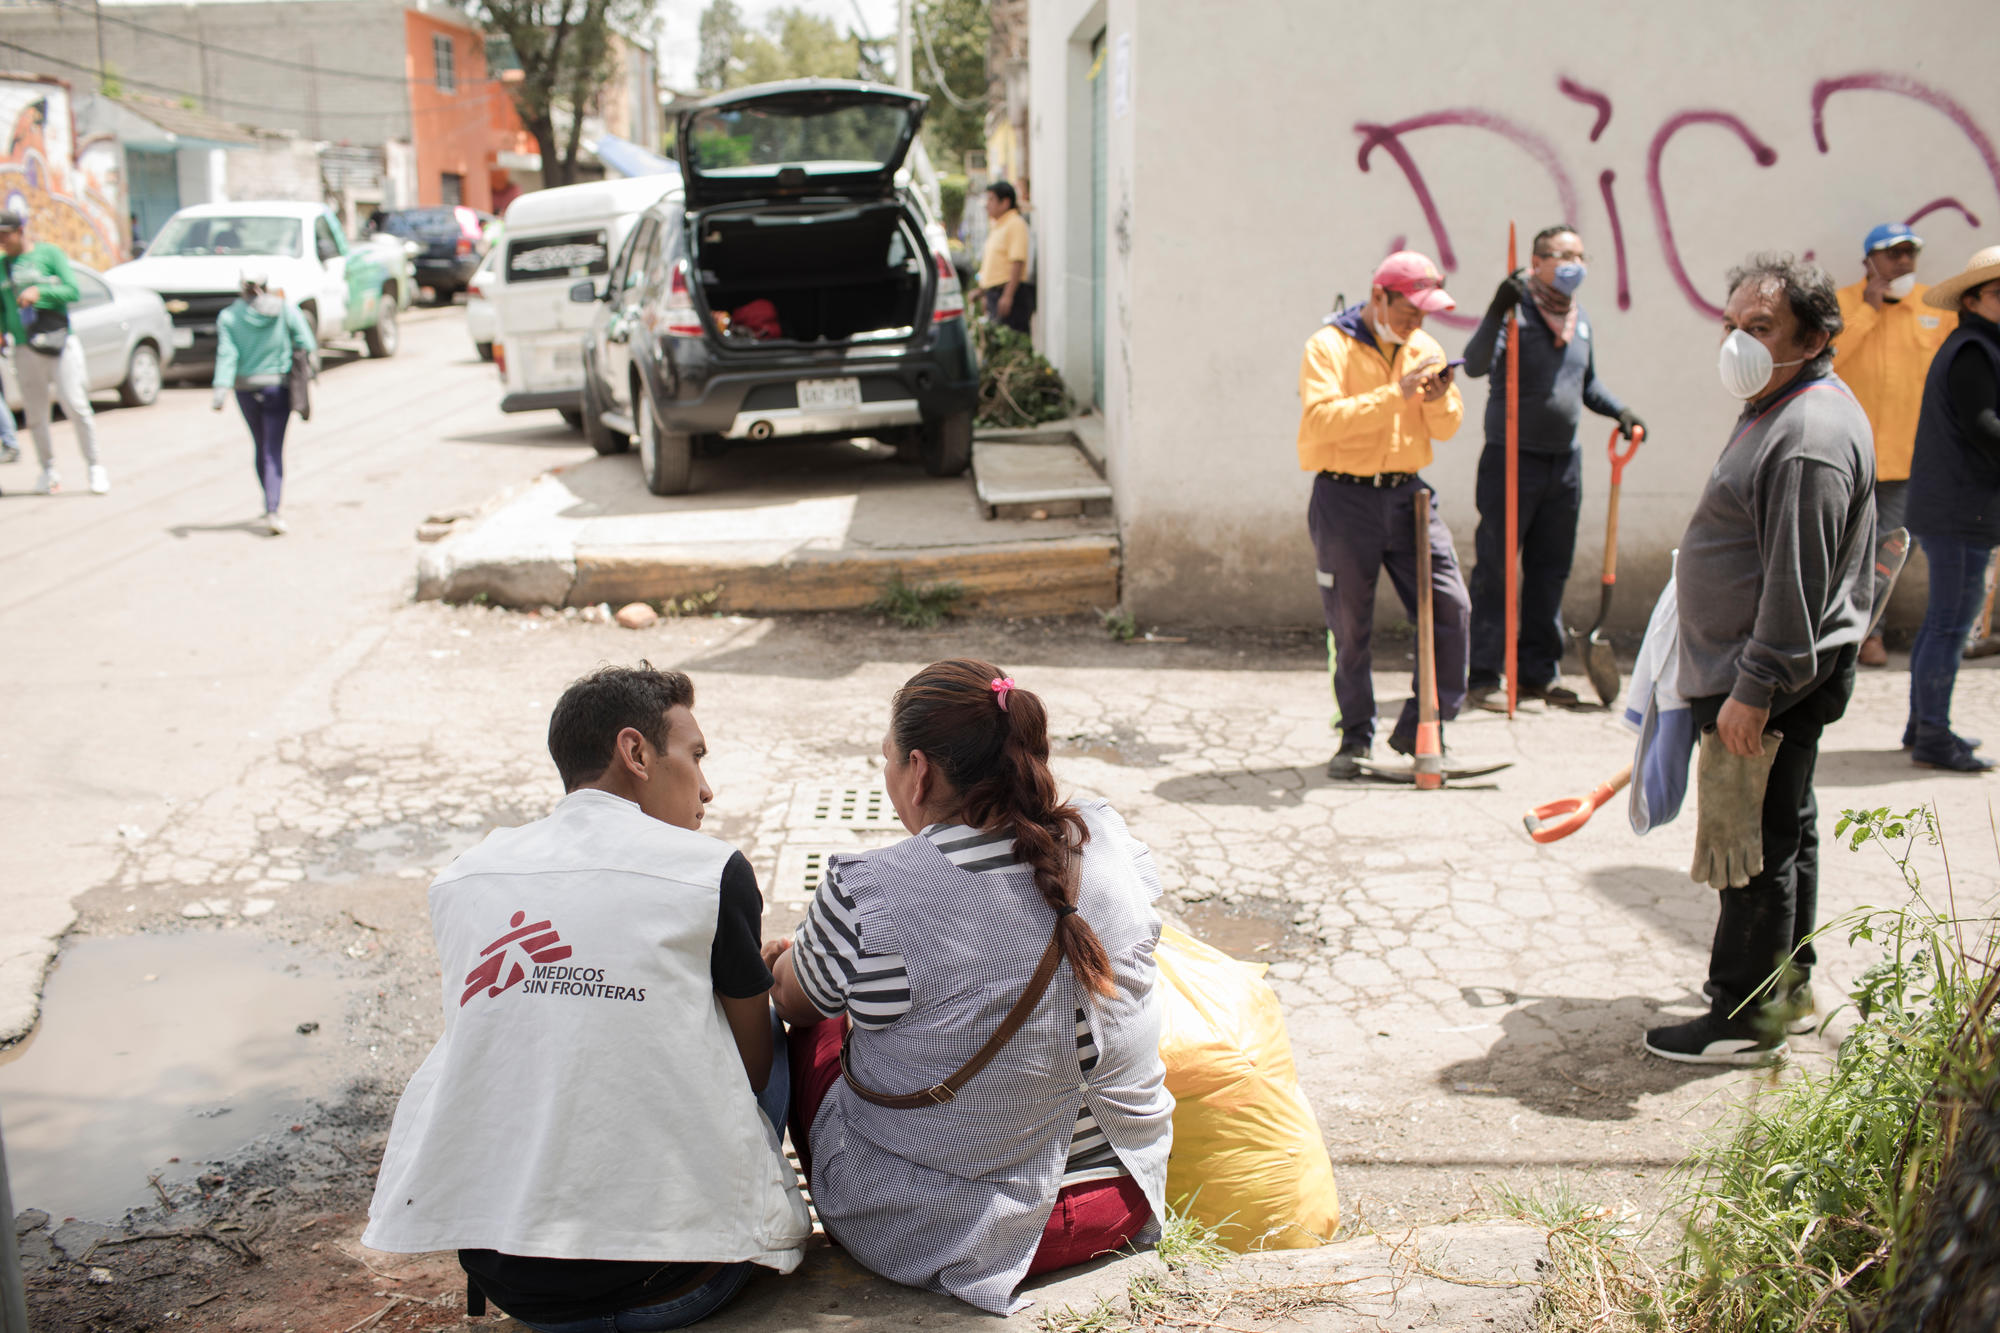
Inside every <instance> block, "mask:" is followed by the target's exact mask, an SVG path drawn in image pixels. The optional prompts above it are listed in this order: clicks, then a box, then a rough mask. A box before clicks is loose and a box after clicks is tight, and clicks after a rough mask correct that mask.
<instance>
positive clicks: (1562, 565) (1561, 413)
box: [1465, 223, 1645, 708]
mask: <svg viewBox="0 0 2000 1333" xmlns="http://www.w3.org/2000/svg"><path fill="white" fill-rule="evenodd" d="M1588 262H1589V261H1588V259H1587V258H1586V257H1585V255H1584V252H1583V238H1582V237H1581V236H1578V235H1577V233H1576V228H1574V227H1572V226H1570V225H1569V224H1567V223H1561V224H1558V225H1556V226H1553V227H1545V228H1544V229H1543V230H1542V231H1541V232H1540V233H1538V234H1537V235H1536V237H1535V240H1534V244H1533V246H1532V247H1531V249H1530V251H1529V260H1528V267H1527V268H1525V269H1523V270H1521V271H1520V272H1518V273H1510V274H1508V275H1507V277H1506V279H1505V280H1504V281H1503V282H1502V283H1501V284H1500V288H1499V290H1498V291H1496V292H1494V293H1493V303H1492V304H1491V305H1490V306H1488V307H1487V310H1486V318H1485V319H1483V320H1481V321H1480V324H1479V329H1478V331H1477V332H1475V333H1474V334H1473V335H1472V341H1471V342H1468V343H1467V344H1466V345H1465V373H1466V374H1468V375H1473V376H1481V375H1485V374H1487V373H1488V372H1489V371H1493V372H1495V373H1494V375H1493V390H1492V392H1491V393H1490V394H1489V395H1488V396H1487V399H1486V449H1485V452H1483V453H1481V454H1480V455H1479V487H1478V490H1477V492H1476V498H1477V500H1478V503H1479V532H1478V535H1477V536H1476V537H1475V538H1474V551H1475V553H1476V563H1475V564H1474V565H1473V567H1472V665H1471V673H1470V678H1469V680H1468V682H1467V684H1468V693H1467V696H1466V697H1467V698H1468V699H1469V700H1470V701H1471V702H1472V703H1474V704H1477V705H1479V706H1481V707H1493V706H1496V705H1494V704H1493V703H1489V700H1491V699H1492V697H1493V696H1494V694H1495V693H1496V692H1497V691H1498V690H1499V689H1500V683H1501V673H1502V672H1503V671H1504V670H1505V663H1506V660H1507V656H1506V655H1507V644H1506V596H1507V591H1506V589H1507V581H1506V571H1505V565H1506V560H1507V539H1506V522H1507V519H1506V512H1507V511H1506V501H1507V492H1506V484H1507V483H1506V471H1507V455H1506V447H1507V390H1506V384H1507V376H1506V375H1505V374H1504V373H1502V372H1504V368H1505V366H1506V362H1507V358H1508V357H1511V356H1514V355H1516V354H1517V353H1516V349H1515V348H1513V347H1511V346H1509V345H1508V342H1507V317H1508V316H1509V315H1516V316H1518V319H1519V328H1520V335H1519V337H1520V343H1521V345H1520V348H1519V349H1518V355H1519V356H1520V371H1519V374H1520V393H1519V399H1520V401H1519V404H1518V413H1519V416H1518V420H1519V430H1520V480H1519V487H1520V491H1519V495H1520V499H1519V502H1518V503H1519V514H1520V518H1519V523H1520V548H1519V550H1518V552H1517V553H1516V556H1517V558H1518V559H1519V560H1520V562H1521V574H1520V590H1521V593H1520V596H1521V637H1520V645H1519V648H1518V650H1517V651H1518V653H1519V661H1518V663H1517V667H1516V669H1517V670H1518V672H1519V673H1520V677H1521V679H1520V680H1519V682H1517V683H1518V686H1519V689H1518V691H1517V693H1518V697H1520V698H1522V699H1544V700H1547V701H1548V702H1549V703H1551V704H1555V705H1557V706H1558V707H1563V708H1574V707H1575V706H1576V705H1577V703H1578V699H1577V696H1576V692H1575V691H1573V690H1569V689H1566V688H1564V686H1563V683H1562V654H1563V631H1562V598H1563V585H1564V584H1565V583H1567V582H1568V581H1569V569H1570V560H1571V557H1572V556H1573V555H1574V554H1575V552H1576V523H1577V515H1578V513H1579V512H1580V511H1581V509H1582V507H1583V454H1582V451H1581V450H1579V449H1578V448H1577V443H1576V430H1577V421H1578V420H1579V419H1580V418H1581V417H1582V415H1583V409H1584V408H1586V407H1587V408H1589V409H1590V410H1591V411H1593V412H1595V413H1597V414H1598V415H1599V416H1602V417H1610V418H1612V419H1614V420H1615V421H1617V423H1618V429H1619V431H1620V432H1621V433H1623V435H1624V436H1625V438H1626V439H1628V440H1629V439H1631V438H1632V432H1633V431H1635V430H1644V429H1645V423H1644V422H1643V421H1641V420H1639V416H1638V414H1637V413H1636V412H1634V411H1633V410H1632V409H1631V408H1629V407H1627V406H1625V404H1624V403H1622V402H1620V401H1619V400H1618V397H1617V395H1615V394H1613V393H1612V392H1611V390H1609V389H1607V388H1606V387H1604V381H1603V380H1601V379H1599V378H1598V377H1597V356H1596V349H1597V342H1596V339H1595V337H1593V333H1594V330H1593V329H1592V328H1591V325H1590V317H1589V316H1588V315H1586V314H1585V313H1584V311H1583V307H1582V306H1581V305H1579V304H1578V303H1577V301H1576V289H1577V288H1578V287H1580V286H1582V285H1583V279H1584V274H1585V272H1586V271H1587V268H1586V266H1587V264H1588Z"/></svg>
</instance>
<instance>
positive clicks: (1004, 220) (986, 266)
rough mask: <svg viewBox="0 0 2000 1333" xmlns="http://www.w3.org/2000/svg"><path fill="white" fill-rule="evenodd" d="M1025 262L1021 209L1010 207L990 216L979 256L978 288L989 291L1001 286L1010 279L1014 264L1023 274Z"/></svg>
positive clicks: (1024, 225)
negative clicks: (989, 222)
mask: <svg viewBox="0 0 2000 1333" xmlns="http://www.w3.org/2000/svg"><path fill="white" fill-rule="evenodd" d="M1027 263H1028V220H1027V219H1026V218H1024V217H1022V216H1021V210H1020V209H1018V208H1010V209H1008V210H1007V211H1006V212H1004V213H1002V214H1001V215H1000V216H999V217H997V218H995V219H993V225H992V227H991V228H989V229H988V230H987V233H986V249H985V250H984V251H983V252H981V254H980V257H979V287H980V290H981V291H990V290H992V289H993V288H995V287H1005V286H1006V285H1007V284H1008V283H1009V282H1010V281H1012V280H1013V278H1014V265H1016V264H1019V265H1021V266H1022V269H1023V271H1024V273H1025V270H1026V268H1027Z"/></svg>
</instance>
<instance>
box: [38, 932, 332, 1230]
mask: <svg viewBox="0 0 2000 1333" xmlns="http://www.w3.org/2000/svg"><path fill="white" fill-rule="evenodd" d="M351 990H352V985H351V983H347V982H344V981H342V980H340V979H339V978H337V977H336V976H335V975H334V974H333V972H332V970H331V969H330V968H328V967H327V966H325V965H324V964H320V963H316V962H313V961H311V960H309V959H307V958H306V957H305V956H304V955H302V954H298V953H295V952H294V951H291V950H288V949H285V948H284V947H282V946H279V945H273V944H270V943H267V942H265V941H263V940H260V939H258V938H256V937H254V936H250V935H247V934H244V933H242V932H238V931H202V932H190V933H187V934H177V935H127V936H117V937H111V938H86V939H80V940H77V941H75V942H73V943H71V944H69V945H67V946H65V947H64V949H63V951H62V956H61V960H60V962H59V963H58V965H57V967H56V968H55V970H53V971H52V972H50V974H49V979H48V984H47V986H46V988H45V990H44V992H43V998H42V1022H41V1026H40V1027H38V1028H37V1029H36V1030H35V1033H34V1035H33V1036H31V1037H30V1038H28V1040H27V1041H25V1042H23V1043H22V1044H21V1045H19V1046H17V1047H14V1048H13V1049H11V1050H8V1051H7V1052H5V1053H4V1054H0V1118H4V1121H0V1123H4V1126H5V1134H6V1149H7V1165H8V1171H9V1174H10V1176H11V1178H12V1185H13V1195H14V1207H15V1208H16V1209H26V1208H42V1209H46V1210H47V1211H48V1212H49V1213H50V1214H52V1215H53V1216H54V1217H56V1218H57V1219H62V1218H65V1217H80V1218H89V1219H94V1220H100V1221H112V1220H116V1219H117V1218H119V1217H121V1216H123V1214H124V1212H125V1210H126V1209H128V1208H132V1207H136V1206H139V1205H142V1204H147V1203H157V1202H158V1196H157V1195H156V1194H155V1193H154V1191H153V1188H152V1187H151V1186H150V1185H148V1184H147V1177H148V1176H151V1175H154V1174H161V1175H162V1179H163V1180H164V1181H166V1182H169V1183H171V1182H173V1181H177V1180H181V1179H185V1178H190V1177H193V1176H194V1175H196V1174H198V1173H199V1172H200V1171H201V1170H202V1169H203V1168H204V1165H205V1164H206V1163H207V1162H208V1161H209V1160H211V1159H215V1158H221V1157H224V1156H226V1155H228V1154H229V1153H232V1152H234V1151H235V1150H236V1149H238V1148H240V1147H242V1146H243V1145H244V1144H246V1143H249V1142H250V1141H251V1140H253V1139H256V1138H258V1137H259V1136H261V1135H264V1134H269V1133H271V1132H273V1131H274V1130H284V1129H286V1128H287V1127H288V1126H289V1125H290V1124H292V1123H294V1122H296V1121H297V1120H298V1119H299V1117H300V1116H301V1115H302V1114H303V1113H304V1112H305V1111H306V1109H307V1106H308V1103H309V1101H310V1100H311V1099H313V1098H319V1097H325V1096H328V1095H330V1094H332V1093H334V1092H335V1091H336V1090H337V1084H338V1082H339V1073H338V1070H339V1067H340V1065H341V1063H342V1062H341V1061H339V1060H338V1059H337V1058H336V1057H335V1043H338V1042H340V1041H342V1040H343V1037H342V1035H341V1033H342V1029H343V1023H342V1016H343V1013H344V1011H345V1008H346V1001H347V998H348V996H349V994H350V993H351ZM302 1026H304V1027H307V1029H308V1030H307V1031H305V1032H301V1031H300V1030H299V1029H300V1028H301V1027H302ZM174 1158H179V1159H180V1160H179V1161H178V1162H174V1161H172V1160H171V1159H174Z"/></svg>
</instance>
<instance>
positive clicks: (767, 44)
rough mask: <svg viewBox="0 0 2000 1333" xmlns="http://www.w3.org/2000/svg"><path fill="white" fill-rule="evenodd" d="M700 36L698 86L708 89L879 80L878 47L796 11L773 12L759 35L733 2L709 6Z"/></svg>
mask: <svg viewBox="0 0 2000 1333" xmlns="http://www.w3.org/2000/svg"><path fill="white" fill-rule="evenodd" d="M700 32H701V51H700V54H699V56H697V57H696V63H695V82H696V83H697V84H699V85H700V86H701V87H702V88H705V89H710V90H721V89H724V88H741V87H744V86H746V85H748V84H752V83H771V82H773V81H775V80H778V79H806V78H817V79H854V78H879V77H881V55H880V51H879V49H878V48H879V47H880V45H881V44H880V43H879V42H872V41H867V40H864V39H863V38H861V37H860V36H858V35H856V34H855V33H854V31H853V30H852V29H847V30H843V29H842V28H840V27H839V26H837V25H836V24H835V23H834V22H833V20H831V19H827V18H822V17H820V16H819V15H817V14H813V13H809V12H808V11H806V10H805V9H803V8H800V7H797V6H790V7H787V8H784V9H775V10H772V11H771V13H770V15H769V16H768V17H767V18H766V19H765V20H764V28H763V31H761V32H759V31H757V30H755V29H753V28H750V27H749V26H747V25H746V24H745V23H744V21H743V13H742V10H740V9H739V8H738V7H737V6H736V4H735V3H734V0H710V4H709V5H708V7H707V8H706V9H704V10H702V14H701V28H700Z"/></svg>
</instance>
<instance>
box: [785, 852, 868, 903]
mask: <svg viewBox="0 0 2000 1333" xmlns="http://www.w3.org/2000/svg"><path fill="white" fill-rule="evenodd" d="M856 850H858V849H857V848H854V847H851V846H847V847H841V846H834V847H815V846H811V845H809V844H799V843H786V844H785V845H784V846H783V847H780V848H779V849H778V869H777V872H776V873H775V874H774V875H773V876H772V877H771V886H770V891H769V892H768V893H767V894H766V895H765V896H766V897H767V898H769V899H770V900H771V901H772V902H776V903H801V904H802V903H809V902H811V901H812V897H813V895H814V894H815V893H818V892H819V886H820V881H821V880H822V879H824V878H825V877H826V861H827V858H828V857H830V856H832V855H833V854H834V853H835V852H852V851H856Z"/></svg>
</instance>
